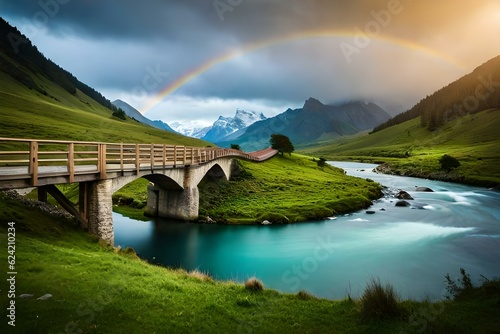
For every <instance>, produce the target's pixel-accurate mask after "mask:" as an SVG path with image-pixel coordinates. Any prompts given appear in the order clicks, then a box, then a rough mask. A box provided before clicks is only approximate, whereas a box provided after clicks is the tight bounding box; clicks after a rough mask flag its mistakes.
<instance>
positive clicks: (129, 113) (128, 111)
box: [111, 100, 175, 132]
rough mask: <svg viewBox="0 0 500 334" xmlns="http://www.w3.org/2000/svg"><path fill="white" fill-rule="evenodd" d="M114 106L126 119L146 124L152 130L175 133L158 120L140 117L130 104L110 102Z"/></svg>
mask: <svg viewBox="0 0 500 334" xmlns="http://www.w3.org/2000/svg"><path fill="white" fill-rule="evenodd" d="M111 103H112V104H113V105H114V106H116V107H117V108H120V109H122V110H123V111H124V112H125V114H127V116H128V117H130V118H133V119H135V120H136V121H139V122H141V123H143V124H147V125H149V126H152V127H154V128H158V129H161V130H165V131H170V132H175V131H174V130H173V129H172V128H171V127H170V126H169V125H168V124H167V123H165V122H163V121H160V120H155V121H152V120H150V119H149V118H147V117H146V116H144V115H142V114H141V112H140V111H139V110H137V109H135V108H134V107H132V106H131V105H130V104H128V103H127V102H125V101H122V100H115V101H113V102H111Z"/></svg>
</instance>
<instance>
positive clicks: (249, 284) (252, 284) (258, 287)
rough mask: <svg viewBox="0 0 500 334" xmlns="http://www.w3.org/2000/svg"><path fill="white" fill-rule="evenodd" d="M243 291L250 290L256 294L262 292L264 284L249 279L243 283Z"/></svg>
mask: <svg viewBox="0 0 500 334" xmlns="http://www.w3.org/2000/svg"><path fill="white" fill-rule="evenodd" d="M245 289H247V290H250V291H252V292H258V291H262V290H264V284H262V282H261V281H259V280H258V279H257V278H256V277H250V278H249V279H247V281H246V282H245Z"/></svg>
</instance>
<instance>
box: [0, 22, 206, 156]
mask: <svg viewBox="0 0 500 334" xmlns="http://www.w3.org/2000/svg"><path fill="white" fill-rule="evenodd" d="M0 133H1V134H2V137H12V138H34V139H54V140H77V141H101V142H137V143H152V142H155V143H168V144H177V145H192V146H206V145H207V144H208V143H207V142H204V141H201V140H198V139H193V138H188V137H184V136H181V135H179V134H175V133H171V132H165V131H161V130H159V129H156V128H153V127H151V126H147V125H144V124H142V123H139V122H137V121H135V120H133V119H131V118H129V117H126V115H125V113H124V111H123V110H122V109H119V108H117V107H116V106H114V105H113V104H112V103H111V102H110V101H109V100H108V99H106V98H105V97H104V96H103V95H102V94H101V93H99V92H98V91H96V90H95V89H93V88H91V87H90V86H88V85H86V84H85V83H83V82H81V81H79V80H78V79H77V78H76V77H75V76H73V75H72V74H71V73H70V72H68V71H67V70H65V69H63V68H61V67H60V66H58V65H57V64H55V63H54V62H52V61H51V60H49V59H47V58H46V57H45V56H44V55H43V54H42V53H41V52H40V51H39V50H38V48H37V47H36V46H34V45H33V44H32V43H31V41H30V40H29V39H28V38H27V37H26V36H25V35H23V34H22V33H21V32H20V31H19V30H18V29H17V28H15V27H13V26H11V25H10V24H9V23H8V22H7V21H5V20H3V19H2V18H0Z"/></svg>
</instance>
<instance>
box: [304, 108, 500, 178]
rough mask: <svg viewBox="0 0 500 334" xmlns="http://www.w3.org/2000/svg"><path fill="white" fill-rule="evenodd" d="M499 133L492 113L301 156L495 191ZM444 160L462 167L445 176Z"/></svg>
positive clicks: (361, 138) (399, 128)
mask: <svg viewBox="0 0 500 334" xmlns="http://www.w3.org/2000/svg"><path fill="white" fill-rule="evenodd" d="M499 128H500V110H499V109H490V110H485V111H483V112H481V113H478V114H475V115H469V116H465V117H462V118H458V119H455V120H454V121H452V122H449V123H448V124H446V125H444V126H443V127H441V128H439V129H438V130H435V131H429V130H427V129H425V128H423V127H421V126H420V119H419V118H417V119H413V120H411V121H408V122H405V123H402V124H399V125H396V126H393V127H390V128H387V129H385V130H382V131H380V132H376V133H373V134H367V133H363V134H360V135H357V136H354V137H349V138H343V139H338V140H334V141H325V142H318V143H316V144H315V145H313V146H311V147H308V148H304V149H302V150H301V152H302V153H304V154H310V155H315V156H321V157H325V158H327V159H329V160H346V161H349V160H355V161H364V162H375V163H387V165H388V167H389V168H390V170H392V172H394V173H396V174H399V175H407V176H418V177H424V178H432V179H443V180H449V181H454V182H461V183H467V184H473V185H481V186H487V187H491V186H495V185H498V184H499V183H500V150H499V148H500V136H499V135H498V129H499ZM444 154H448V155H451V156H453V157H455V158H457V159H458V160H459V162H460V164H461V166H460V167H458V168H456V169H455V170H453V171H451V172H450V173H446V172H444V171H441V170H440V164H439V162H438V160H439V158H440V157H442V156H443V155H444Z"/></svg>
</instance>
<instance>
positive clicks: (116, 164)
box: [0, 138, 275, 186]
mask: <svg viewBox="0 0 500 334" xmlns="http://www.w3.org/2000/svg"><path fill="white" fill-rule="evenodd" d="M267 151H268V152H264V154H263V155H259V154H255V152H254V153H253V154H248V153H245V152H241V151H238V150H233V149H222V148H213V147H190V146H181V145H166V144H124V143H99V142H77V141H75V142H70V141H58V140H35V139H16V138H0V181H2V180H9V179H10V180H14V179H20V178H24V179H30V182H29V184H30V185H31V186H37V185H38V179H39V178H40V177H41V176H45V177H47V176H65V177H68V178H69V182H70V183H72V182H74V180H75V175H78V174H92V173H94V174H99V179H106V178H107V174H108V173H111V172H125V171H128V172H130V171H135V172H136V173H137V174H139V171H141V170H145V169H151V170H154V169H165V168H180V167H184V166H191V165H200V164H204V163H207V162H209V161H212V160H214V159H217V158H221V157H235V158H240V159H245V160H251V161H263V160H266V159H268V158H269V157H271V156H273V155H274V154H275V152H270V151H269V150H267Z"/></svg>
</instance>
